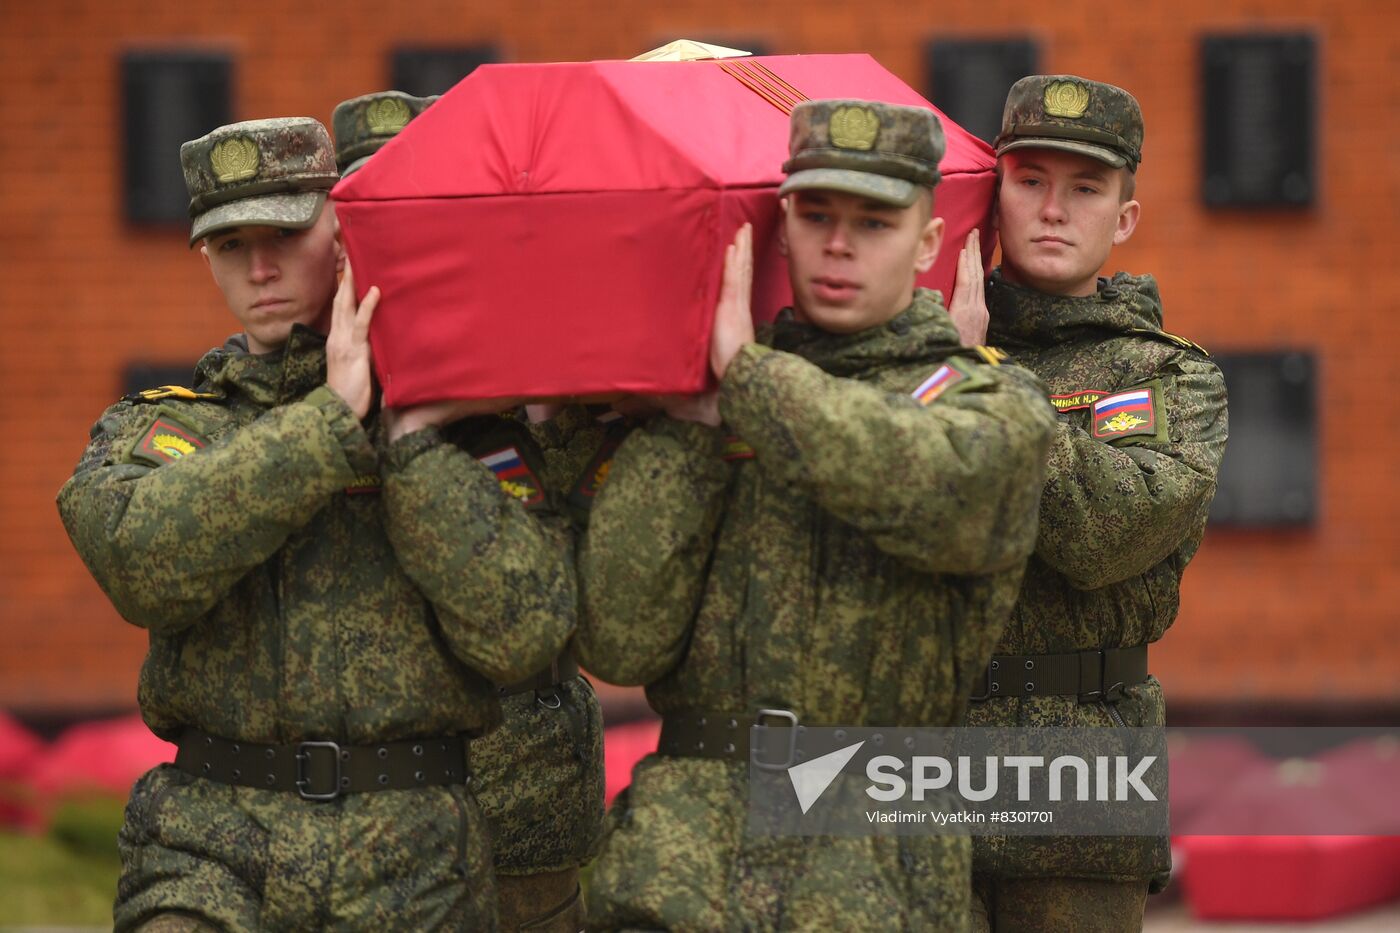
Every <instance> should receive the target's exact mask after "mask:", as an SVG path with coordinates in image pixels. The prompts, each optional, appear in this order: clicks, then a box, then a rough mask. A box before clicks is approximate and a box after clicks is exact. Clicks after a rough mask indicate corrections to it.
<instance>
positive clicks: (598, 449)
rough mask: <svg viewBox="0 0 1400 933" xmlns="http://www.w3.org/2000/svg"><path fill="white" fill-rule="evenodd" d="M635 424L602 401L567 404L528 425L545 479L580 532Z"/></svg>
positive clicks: (585, 524)
mask: <svg viewBox="0 0 1400 933" xmlns="http://www.w3.org/2000/svg"><path fill="white" fill-rule="evenodd" d="M635 426H636V425H635V423H634V422H633V421H632V419H630V418H627V417H625V416H623V415H621V414H619V413H618V412H616V411H613V410H612V409H611V408H609V407H607V406H602V405H588V406H585V405H567V406H565V407H564V408H563V410H561V411H560V412H559V413H558V414H557V415H555V416H554V417H553V418H551V419H549V420H548V421H543V422H539V423H536V424H531V425H530V431H531V433H532V434H533V435H534V437H535V441H536V443H537V444H538V445H539V446H540V449H541V450H542V451H543V452H544V458H545V476H546V479H545V482H546V483H547V484H548V485H549V486H550V487H551V488H552V489H554V490H555V491H556V492H557V493H558V494H559V496H560V497H561V500H562V502H563V504H564V509H565V511H566V512H567V513H568V515H569V517H570V519H571V520H572V521H573V523H574V526H575V528H576V529H577V530H578V531H579V532H582V531H583V529H585V528H587V527H588V517H589V515H590V514H592V511H593V503H594V502H596V501H597V499H598V493H599V492H600V491H601V490H602V488H603V484H604V483H605V482H607V479H608V474H609V473H610V472H611V471H612V461H613V456H614V455H615V454H616V453H617V448H618V446H619V445H621V444H622V441H623V440H624V439H626V437H627V435H628V434H631V433H632V430H633V428H635Z"/></svg>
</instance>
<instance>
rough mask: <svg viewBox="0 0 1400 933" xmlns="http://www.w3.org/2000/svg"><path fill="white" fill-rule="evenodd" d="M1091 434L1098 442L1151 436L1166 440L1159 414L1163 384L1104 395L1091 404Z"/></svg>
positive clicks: (1150, 383) (1147, 384) (1155, 381)
mask: <svg viewBox="0 0 1400 933" xmlns="http://www.w3.org/2000/svg"><path fill="white" fill-rule="evenodd" d="M1093 410H1094V418H1093V428H1092V429H1091V432H1090V433H1092V434H1093V436H1094V437H1095V438H1097V439H1098V440H1101V441H1113V440H1117V439H1118V438H1123V437H1136V436H1140V435H1150V436H1152V437H1156V438H1159V439H1163V440H1165V438H1166V428H1167V425H1166V417H1165V414H1164V413H1163V411H1162V384H1161V383H1160V382H1158V381H1157V380H1155V379H1154V380H1153V381H1152V382H1148V383H1144V384H1143V385H1140V386H1135V387H1133V388H1131V389H1125V390H1123V391H1122V392H1115V393H1113V394H1112V395H1105V396H1104V397H1103V398H1101V399H1099V400H1098V401H1096V402H1094V403H1093Z"/></svg>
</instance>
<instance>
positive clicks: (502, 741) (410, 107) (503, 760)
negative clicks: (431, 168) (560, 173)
mask: <svg viewBox="0 0 1400 933" xmlns="http://www.w3.org/2000/svg"><path fill="white" fill-rule="evenodd" d="M435 100H437V97H413V96H411V95H408V94H405V93H403V92H402V91H380V92H378V93H374V94H365V95H362V96H360V97H355V98H351V99H350V100H346V101H342V102H341V103H339V104H337V105H336V108H335V111H334V113H333V115H332V119H331V122H332V125H333V126H334V127H335V144H336V164H337V165H339V166H340V167H341V168H342V169H344V170H345V171H346V173H347V174H348V173H349V172H350V171H353V170H354V169H355V168H357V167H359V166H361V165H363V164H364V163H365V162H367V161H368V160H369V158H370V156H372V155H374V153H376V152H378V151H379V149H380V148H382V147H383V146H384V144H385V143H387V142H388V141H389V140H390V139H392V138H393V137H394V136H395V135H397V134H398V132H399V131H400V130H402V129H403V128H404V127H405V126H407V125H408V123H409V122H410V121H412V120H413V119H414V118H416V117H417V116H418V115H419V114H421V113H422V112H423V111H424V110H426V109H427V108H428V106H430V105H431V104H432V103H433V101H435ZM472 423H473V422H467V425H468V426H469V428H470V426H471V425H472ZM477 423H479V420H478V422H477ZM511 424H512V425H514V422H512V423H511ZM457 430H458V429H457V427H456V426H452V427H449V428H448V429H447V433H448V434H449V435H450V436H452V437H453V439H454V440H458V441H460V442H461V443H462V444H463V445H465V446H467V447H468V448H471V445H472V444H473V443H478V444H484V446H483V447H482V449H483V450H485V451H486V452H489V448H491V447H492V443H491V442H490V441H489V440H488V439H484V438H481V437H476V438H473V437H471V436H463V437H457V436H456V432H457ZM528 430H529V429H527V428H525V427H523V426H521V427H515V428H514V429H513V430H510V431H508V436H506V435H501V436H500V437H499V438H498V440H499V443H497V444H496V445H495V446H496V447H503V446H506V445H507V444H509V443H511V442H512V440H513V439H514V438H515V437H517V436H518V435H521V434H524V433H526V432H527V431H528ZM506 431H507V425H506V424H505V423H502V421H501V420H497V421H496V426H495V428H494V429H493V432H492V433H493V434H498V435H500V434H501V432H506ZM468 433H469V434H470V431H469V432H468ZM519 447H520V449H521V450H522V451H523V452H525V454H526V460H527V461H528V465H530V466H531V467H532V470H533V473H535V474H539V475H538V476H536V477H535V478H536V479H537V480H539V481H540V482H542V483H543V485H544V487H545V488H544V489H542V490H540V491H541V492H543V493H544V494H545V499H546V501H548V502H549V503H551V504H555V503H558V504H561V505H562V504H563V503H564V502H566V501H567V492H565V491H563V490H562V489H561V488H560V487H559V486H558V485H557V483H556V484H551V482H550V480H551V473H550V461H547V460H545V459H543V458H541V457H539V456H537V452H536V451H537V445H535V444H534V443H533V442H532V441H527V442H525V443H521V444H520V445H519ZM545 453H546V455H547V456H548V457H550V458H554V457H556V456H557V452H556V451H555V449H554V448H553V447H550V448H547V449H546V451H545ZM556 524H558V525H559V526H560V528H559V530H558V534H559V536H560V537H561V539H562V540H563V541H564V551H563V553H562V554H561V559H564V560H567V561H568V562H569V564H570V566H572V564H573V546H572V539H571V538H570V537H569V533H568V531H567V530H566V529H565V528H564V527H563V526H564V525H565V524H566V523H565V522H563V521H562V520H560V521H559V522H557V523H556ZM549 660H550V661H553V660H554V659H553V658H550V659H549ZM542 666H543V667H548V666H549V664H548V663H546V664H545V665H542ZM531 673H532V674H533V673H534V672H531ZM517 679H519V678H517ZM501 712H502V721H501V724H500V726H499V727H498V728H497V729H495V730H494V731H493V732H491V733H490V734H489V735H486V736H484V737H482V738H480V739H477V740H476V741H474V742H473V743H472V749H471V755H472V770H473V774H474V782H473V785H472V788H473V790H474V791H475V792H476V795H477V800H478V801H479V803H480V804H481V809H482V812H483V813H484V814H485V815H486V819H487V821H488V822H489V824H490V826H491V829H492V835H493V837H494V846H493V852H494V864H495V867H496V871H497V872H498V873H507V874H512V875H517V874H529V873H534V872H540V873H546V872H556V871H559V870H561V869H566V868H578V867H579V866H581V865H582V864H583V863H584V862H586V861H587V860H588V859H590V858H592V856H593V854H594V852H595V851H596V850H597V847H598V842H599V840H600V839H601V837H602V831H603V796H604V772H603V714H602V709H601V707H600V706H599V705H598V698H597V697H596V696H595V695H594V693H593V688H592V687H591V686H590V685H589V684H588V682H587V681H586V680H584V679H583V678H581V677H579V678H574V679H573V680H571V681H570V682H569V683H568V684H565V685H564V688H563V689H562V690H559V691H554V692H551V694H550V695H549V696H537V695H536V694H535V693H534V692H528V693H524V694H520V695H517V696H512V697H507V698H505V699H503V700H502V701H501ZM516 886H517V887H518V886H519V885H518V884H517V885H516ZM546 906H547V905H546Z"/></svg>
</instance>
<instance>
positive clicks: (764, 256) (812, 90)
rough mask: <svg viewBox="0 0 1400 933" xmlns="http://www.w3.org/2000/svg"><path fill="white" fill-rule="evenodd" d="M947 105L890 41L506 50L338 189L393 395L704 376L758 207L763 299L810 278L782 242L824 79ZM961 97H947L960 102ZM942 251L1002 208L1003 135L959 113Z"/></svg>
mask: <svg viewBox="0 0 1400 933" xmlns="http://www.w3.org/2000/svg"><path fill="white" fill-rule="evenodd" d="M825 97H857V98H866V99H872V100H883V101H887V102H890V103H897V104H912V105H917V106H925V107H931V105H930V104H929V103H928V102H927V101H925V100H924V99H923V98H922V97H921V96H920V95H919V94H917V93H916V92H915V91H913V90H912V89H911V88H910V87H909V86H908V85H906V84H905V83H904V82H903V81H901V80H900V79H898V78H896V77H895V76H894V75H892V74H891V73H890V72H888V71H886V70H885V69H884V68H883V67H881V66H880V65H879V64H878V63H877V62H876V61H875V60H874V59H872V58H871V57H870V56H868V55H794V56H767V57H757V58H742V59H728V60H723V61H685V62H658V61H653V62H623V61H608V62H583V63H560V64H505V65H484V66H482V67H480V68H478V69H476V70H475V71H474V72H473V73H472V74H471V75H470V76H468V77H467V78H466V79H464V80H463V81H462V82H461V83H459V84H458V85H457V86H456V87H454V88H453V89H452V90H450V91H449V92H448V93H447V94H445V95H443V97H442V98H441V99H440V100H439V101H438V102H437V103H436V104H434V105H433V106H432V107H430V108H429V109H428V110H427V111H425V112H424V113H423V114H422V115H421V116H419V117H418V118H417V119H415V120H414V121H413V122H412V123H410V124H409V125H408V126H407V127H406V128H405V129H404V130H403V131H402V132H401V133H399V135H398V136H396V137H395V138H394V139H392V140H391V141H390V142H389V143H388V144H387V145H386V146H385V147H384V148H383V149H381V150H380V151H379V153H378V154H376V155H375V156H374V158H372V159H371V160H370V161H369V163H368V164H367V165H366V166H365V167H364V168H363V169H361V170H360V171H358V172H356V173H355V174H353V175H351V176H350V177H348V178H346V179H345V180H344V181H342V182H341V183H340V184H339V185H338V186H337V187H336V188H335V190H334V191H333V192H332V197H333V198H334V199H335V202H336V210H337V213H338V216H339V218H340V222H341V225H342V230H343V234H344V242H345V245H346V248H347V251H348V253H349V256H350V260H351V262H352V264H353V267H354V269H355V280H356V285H357V288H358V289H359V290H360V291H361V293H362V294H363V292H364V290H365V289H367V288H368V287H369V286H370V285H378V286H379V287H380V289H381V291H382V293H383V299H382V301H381V304H380V306H379V309H378V311H377V312H376V314H375V319H374V324H373V326H372V329H371V345H372V348H373V353H374V361H375V367H376V371H377V374H378V376H379V379H380V383H381V385H382V387H383V391H384V403H385V404H386V405H387V406H391V407H397V406H405V405H411V404H415V403H420V402H428V401H434V400H439V399H444V398H485V397H498V396H524V397H535V398H540V397H554V396H568V395H605V394H608V393H616V392H641V393H666V392H695V391H699V390H701V389H703V388H704V387H705V386H706V385H707V381H708V379H709V374H708V367H707V360H706V352H707V344H708V338H709V330H710V324H711V319H712V316H713V314H714V305H715V299H716V296H717V294H718V291H719V285H720V277H721V266H722V261H723V255H724V248H725V246H726V245H727V244H728V243H729V242H730V240H731V239H732V237H733V234H734V232H735V230H737V229H738V227H739V226H740V225H741V224H742V223H743V222H745V221H751V222H752V223H753V224H754V237H755V261H756V265H755V275H754V279H755V281H754V316H755V318H756V319H758V320H760V321H762V320H767V319H771V317H772V316H773V315H774V314H776V313H777V311H778V310H779V309H780V308H782V307H783V306H784V305H785V304H786V303H787V302H788V301H789V299H790V293H789V290H788V285H787V272H786V268H785V265H784V262H783V260H782V257H781V256H780V255H778V251H777V249H776V246H775V242H774V231H775V229H776V225H777V193H776V192H777V186H778V184H779V183H780V182H781V181H782V177H783V176H782V172H781V166H782V164H783V162H784V161H785V160H786V158H787V144H788V113H789V112H790V110H791V106H792V105H793V104H794V103H795V102H796V101H798V100H801V99H803V98H809V99H818V98H825ZM941 116H942V115H941V114H940V117H941ZM943 125H944V128H945V131H946V133H947V137H948V152H947V156H946V157H945V158H944V160H943V163H942V166H941V167H942V172H943V181H942V183H941V184H940V185H939V187H938V189H937V196H936V202H935V203H936V206H935V211H936V213H937V214H939V215H941V216H942V217H944V218H945V219H946V221H947V226H948V231H947V234H946V238H945V241H944V242H945V245H944V249H943V251H942V254H941V256H940V257H939V260H938V262H937V263H936V265H935V266H934V268H933V269H932V270H931V271H930V273H929V274H928V275H926V276H925V277H924V278H923V279H922V280H921V282H920V284H924V285H928V286H931V287H935V288H941V289H943V290H944V293H945V295H946V294H949V293H950V292H951V287H952V283H953V274H954V273H953V270H954V267H955V262H956V259H957V244H960V243H961V241H962V240H963V238H965V237H966V234H967V232H968V231H969V230H971V229H972V228H974V227H978V228H980V229H981V230H982V237H983V255H984V256H987V257H990V256H991V252H992V238H991V235H990V231H989V229H988V223H987V218H988V213H989V209H990V202H991V196H992V190H993V185H994V173H993V167H994V159H993V157H992V153H991V150H990V148H989V147H988V146H987V145H986V144H985V143H983V142H982V141H981V140H979V139H976V138H975V137H973V136H971V135H970V134H968V133H967V132H966V131H964V130H963V129H961V128H960V127H958V126H956V125H955V124H953V123H952V122H951V121H949V120H948V119H947V118H946V117H943Z"/></svg>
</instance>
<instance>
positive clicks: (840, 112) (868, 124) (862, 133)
mask: <svg viewBox="0 0 1400 933" xmlns="http://www.w3.org/2000/svg"><path fill="white" fill-rule="evenodd" d="M879 134H880V118H879V117H877V116H876V115H875V112H874V111H873V110H871V109H870V108H869V107H837V108H836V112H835V113H833V114H832V115H831V142H832V144H833V145H834V146H836V147H837V148H840V149H862V150H866V149H871V148H873V147H874V145H875V137H876V136H878V135H879Z"/></svg>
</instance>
